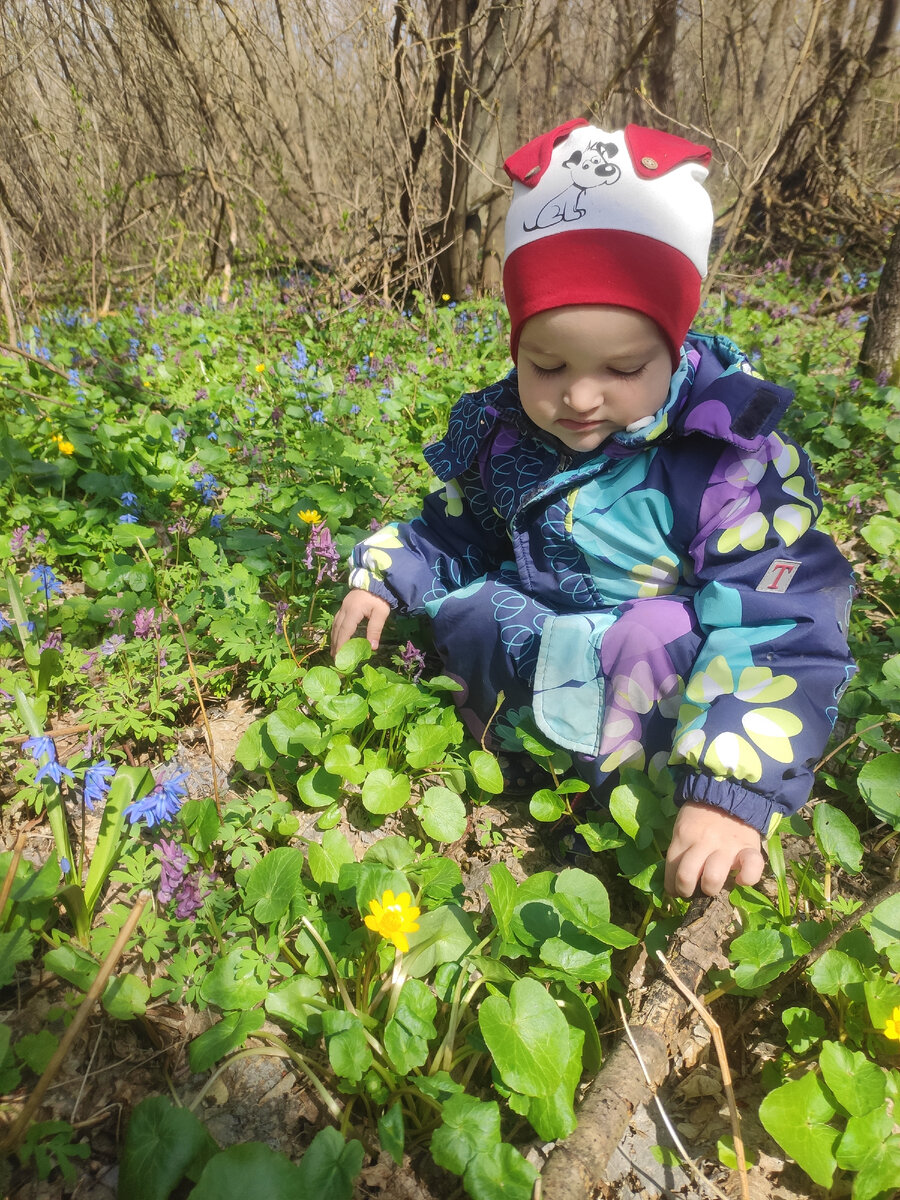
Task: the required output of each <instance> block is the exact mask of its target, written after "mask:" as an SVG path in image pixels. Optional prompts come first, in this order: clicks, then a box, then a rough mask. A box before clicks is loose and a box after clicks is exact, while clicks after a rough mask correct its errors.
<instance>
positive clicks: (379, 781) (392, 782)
mask: <svg viewBox="0 0 900 1200" xmlns="http://www.w3.org/2000/svg"><path fill="white" fill-rule="evenodd" d="M408 801H409V776H408V775H395V774H394V773H393V771H389V770H388V769H387V768H381V767H379V768H378V769H377V770H375V771H371V772H370V773H369V774H368V775H367V776H366V778H365V780H364V782H363V785H362V802H363V807H364V808H365V809H367V810H368V812H370V813H377V814H378V815H379V816H385V815H387V814H388V813H395V812H397V811H398V809H401V808H402V807H403V806H404V804H406V803H408Z"/></svg>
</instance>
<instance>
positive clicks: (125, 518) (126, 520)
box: [119, 513, 138, 525]
mask: <svg viewBox="0 0 900 1200" xmlns="http://www.w3.org/2000/svg"><path fill="white" fill-rule="evenodd" d="M137 523H138V519H137V516H136V515H135V514H134V513H122V515H121V517H119V524H120V525H137Z"/></svg>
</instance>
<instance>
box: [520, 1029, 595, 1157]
mask: <svg viewBox="0 0 900 1200" xmlns="http://www.w3.org/2000/svg"><path fill="white" fill-rule="evenodd" d="M568 1032H569V1052H568V1057H567V1058H566V1060H565V1064H564V1065H562V1067H561V1069H560V1067H557V1078H558V1086H557V1088H556V1090H555V1091H554V1092H552V1093H551V1094H550V1095H549V1096H531V1097H529V1099H528V1108H527V1113H526V1115H527V1117H528V1120H529V1121H530V1122H531V1124H532V1126H533V1127H534V1130H535V1132H536V1133H537V1135H538V1137H540V1138H543V1139H544V1141H545V1142H552V1141H554V1140H555V1139H557V1138H565V1137H568V1136H569V1134H570V1133H572V1131H573V1130H574V1129H575V1126H576V1125H577V1124H578V1121H577V1120H576V1117H575V1108H574V1102H575V1089H576V1088H577V1087H578V1081H579V1080H580V1079H581V1052H582V1047H583V1045H584V1034H583V1032H582V1031H581V1030H580V1029H573V1028H572V1026H571V1025H570V1026H569V1030H568Z"/></svg>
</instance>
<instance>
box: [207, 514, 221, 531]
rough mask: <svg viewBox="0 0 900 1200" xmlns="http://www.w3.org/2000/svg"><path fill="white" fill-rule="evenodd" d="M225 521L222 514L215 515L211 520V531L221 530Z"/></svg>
mask: <svg viewBox="0 0 900 1200" xmlns="http://www.w3.org/2000/svg"><path fill="white" fill-rule="evenodd" d="M224 520H225V518H224V517H223V516H222V514H221V513H213V515H212V516H211V517H210V518H209V527H210V529H221V528H222V522H223V521H224Z"/></svg>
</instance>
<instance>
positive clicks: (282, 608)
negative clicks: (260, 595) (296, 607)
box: [275, 600, 291, 637]
mask: <svg viewBox="0 0 900 1200" xmlns="http://www.w3.org/2000/svg"><path fill="white" fill-rule="evenodd" d="M290 607H291V606H290V604H288V602H287V600H279V601H278V603H277V604H276V605H275V634H276V636H277V637H281V636H282V634H283V633H284V618H285V617H286V616H287V614H288V609H289V608H290Z"/></svg>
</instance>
